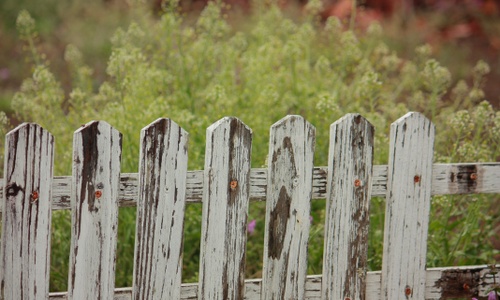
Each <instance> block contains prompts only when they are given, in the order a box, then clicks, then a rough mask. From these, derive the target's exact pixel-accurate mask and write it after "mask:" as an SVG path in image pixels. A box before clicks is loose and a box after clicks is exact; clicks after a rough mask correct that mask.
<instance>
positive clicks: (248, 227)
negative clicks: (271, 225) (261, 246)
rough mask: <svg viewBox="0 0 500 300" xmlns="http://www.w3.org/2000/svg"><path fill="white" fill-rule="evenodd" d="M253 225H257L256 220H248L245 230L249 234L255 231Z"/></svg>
mask: <svg viewBox="0 0 500 300" xmlns="http://www.w3.org/2000/svg"><path fill="white" fill-rule="evenodd" d="M255 226H257V221H256V220H252V221H250V223H248V225H247V231H248V233H249V234H253V232H254V231H255Z"/></svg>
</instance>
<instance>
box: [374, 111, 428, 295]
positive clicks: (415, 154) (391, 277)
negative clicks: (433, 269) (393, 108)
mask: <svg viewBox="0 0 500 300" xmlns="http://www.w3.org/2000/svg"><path fill="white" fill-rule="evenodd" d="M434 136H435V128H434V125H433V124H432V122H431V121H430V120H428V119H427V118H426V117H425V116H424V115H422V114H420V113H415V112H411V113H408V114H406V115H405V116H403V117H401V118H400V119H398V120H397V121H396V122H394V123H393V124H392V125H391V141H390V153H389V167H388V180H387V196H386V201H387V203H386V205H387V206H386V213H385V229H384V255H383V263H382V294H381V295H382V298H384V299H424V298H425V265H426V254H427V231H428V226H429V212H430V202H431V183H432V162H433V154H434Z"/></svg>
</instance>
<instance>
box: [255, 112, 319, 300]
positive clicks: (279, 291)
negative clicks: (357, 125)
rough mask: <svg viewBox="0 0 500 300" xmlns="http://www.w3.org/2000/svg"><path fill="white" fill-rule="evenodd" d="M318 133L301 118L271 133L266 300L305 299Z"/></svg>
mask: <svg viewBox="0 0 500 300" xmlns="http://www.w3.org/2000/svg"><path fill="white" fill-rule="evenodd" d="M315 134H316V132H315V128H314V127H313V126H312V125H311V124H309V123H308V122H307V121H306V120H304V119H303V118H302V117H300V116H288V117H286V118H284V119H282V120H280V121H279V122H277V123H276V124H274V125H273V126H272V127H271V137H270V142H269V156H268V160H269V162H268V165H269V173H268V174H269V177H268V184H267V200H266V201H267V203H266V204H267V206H266V226H265V234H264V266H263V272H262V279H263V281H262V292H261V299H303V298H304V293H305V286H306V276H307V242H308V239H309V227H310V224H311V221H310V220H309V217H310V215H311V214H310V211H311V198H312V170H313V158H314V147H315Z"/></svg>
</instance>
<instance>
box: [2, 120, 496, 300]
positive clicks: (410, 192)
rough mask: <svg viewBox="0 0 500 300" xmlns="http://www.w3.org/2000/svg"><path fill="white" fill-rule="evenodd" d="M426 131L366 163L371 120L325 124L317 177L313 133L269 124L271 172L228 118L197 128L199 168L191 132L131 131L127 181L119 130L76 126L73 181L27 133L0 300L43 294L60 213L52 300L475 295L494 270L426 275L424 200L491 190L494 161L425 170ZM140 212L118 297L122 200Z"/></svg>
mask: <svg viewBox="0 0 500 300" xmlns="http://www.w3.org/2000/svg"><path fill="white" fill-rule="evenodd" d="M434 131H435V130H434V125H433V124H432V123H431V122H430V121H429V120H427V119H426V118H425V117H424V116H423V115H421V114H419V113H408V114H407V115H405V116H403V117H402V118H400V119H398V120H397V121H396V122H394V123H393V124H392V126H391V133H390V156H389V164H388V165H379V166H372V158H373V139H374V138H373V133H374V129H373V127H372V125H371V124H370V123H369V122H368V121H367V120H365V119H364V118H363V117H362V116H360V115H357V114H348V115H346V116H345V117H343V118H341V119H340V120H338V121H337V122H335V123H333V124H332V125H331V127H330V151H329V160H328V161H329V164H328V167H314V165H313V155H314V147H315V128H314V127H313V126H312V125H311V124H309V123H308V122H307V121H306V120H304V119H303V118H302V117H300V116H288V117H285V118H284V119H282V120H280V121H279V122H277V123H276V124H274V125H273V126H272V127H271V135H270V146H269V157H268V159H269V161H268V168H267V169H252V168H251V166H250V157H251V142H252V131H251V129H250V128H248V127H247V126H246V125H245V124H243V123H242V122H241V121H240V120H238V119H237V118H230V117H226V118H223V119H221V120H219V121H218V122H216V123H215V124H213V125H212V126H210V127H209V128H208V129H207V145H206V155H205V156H206V157H205V168H204V170H203V171H187V159H188V157H187V142H188V140H187V133H186V132H185V131H184V130H183V129H182V128H180V127H179V126H178V125H177V124H176V123H174V122H173V121H171V120H169V119H158V120H157V121H155V122H153V123H152V124H151V125H149V126H147V127H145V128H144V129H143V130H142V131H141V140H140V142H141V146H140V147H141V151H140V162H139V172H138V174H121V173H120V159H121V134H120V133H119V132H118V131H117V130H115V129H114V128H112V127H111V126H110V125H109V124H107V123H106V122H102V121H99V122H97V121H94V122H90V123H88V124H87V125H85V126H83V127H81V128H80V129H78V130H77V131H76V132H75V134H74V143H73V174H72V176H71V177H53V161H54V138H53V137H52V136H51V134H50V133H48V132H47V131H45V130H44V129H42V128H41V127H40V126H38V125H36V124H30V123H25V124H22V125H20V126H19V127H17V128H16V129H14V130H12V131H11V132H10V133H9V134H8V135H7V136H6V147H5V149H6V153H5V169H4V170H5V171H4V176H5V178H4V180H3V181H2V187H1V188H0V190H1V191H2V197H1V199H3V201H2V206H1V209H2V215H3V218H2V219H3V223H2V244H1V261H0V272H1V273H0V276H1V294H0V297H1V299H15V300H17V299H44V298H46V297H47V295H49V269H50V267H49V266H50V259H49V258H50V232H51V212H52V210H56V209H71V213H72V239H71V253H70V270H69V274H70V275H69V279H68V282H69V288H68V292H65V293H50V299H66V298H68V299H92V300H94V299H113V297H114V299H178V298H181V299H243V298H245V299H343V300H347V299H349V300H354V299H369V300H375V299H380V300H385V299H390V300H391V299H398V300H400V299H450V298H460V297H462V298H470V297H472V296H476V297H477V296H481V297H483V296H485V294H486V292H487V291H489V290H490V289H491V288H492V286H493V285H494V284H495V283H498V282H500V277H499V275H498V274H496V273H495V272H494V269H495V266H469V267H450V268H436V269H426V260H425V258H426V250H427V231H428V223H429V209H430V201H431V196H432V195H442V194H465V193H499V191H500V164H499V163H472V164H433V143H434ZM373 196H385V197H386V203H387V208H386V214H385V231H384V232H385V233H384V251H383V254H384V256H383V266H382V270H381V271H379V272H367V258H368V256H367V255H368V254H367V247H368V246H367V245H368V243H367V239H368V227H369V206H370V198H371V197H373ZM321 198H323V199H324V198H326V199H327V208H326V223H325V244H324V262H323V274H321V275H315V276H307V273H306V271H307V246H308V237H309V227H310V221H309V216H310V202H311V200H313V199H321ZM250 199H253V200H265V201H266V205H267V206H266V211H267V212H266V225H265V226H266V229H265V245H264V262H263V263H264V266H263V271H262V274H263V275H262V277H263V278H262V279H252V280H245V278H244V274H245V272H244V270H245V255H246V253H245V252H246V239H247V211H248V206H249V203H250ZM200 201H201V202H202V203H203V212H202V238H201V249H200V250H201V257H200V269H199V283H197V284H181V270H182V239H183V219H184V209H185V205H186V203H189V202H200ZM135 205H137V224H136V225H137V230H136V239H135V240H136V245H135V258H134V274H133V287H132V288H120V289H115V288H114V280H115V278H114V276H115V253H116V242H117V241H116V237H117V225H118V224H117V223H118V218H117V216H118V209H119V207H120V206H135Z"/></svg>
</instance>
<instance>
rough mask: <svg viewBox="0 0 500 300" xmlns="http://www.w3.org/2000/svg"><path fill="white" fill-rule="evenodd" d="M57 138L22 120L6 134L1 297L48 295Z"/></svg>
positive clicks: (40, 297)
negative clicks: (52, 191) (55, 139)
mask: <svg viewBox="0 0 500 300" xmlns="http://www.w3.org/2000/svg"><path fill="white" fill-rule="evenodd" d="M53 164H54V138H53V136H52V135H51V134H50V133H49V132H48V131H46V130H44V129H43V128H42V127H40V126H39V125H37V124H32V123H23V124H21V125H19V126H18V127H17V128H15V129H14V130H12V131H10V132H9V133H8V134H7V135H6V137H5V165H4V174H5V190H6V193H5V196H6V197H5V198H3V199H2V211H3V220H2V244H1V258H0V280H1V285H0V287H1V288H0V298H1V299H6V300H8V299H11V300H17V299H46V298H47V297H48V295H49V275H50V228H51V223H50V222H51V215H52V211H51V207H52V205H51V202H52V195H51V188H52V178H53V170H54V168H53Z"/></svg>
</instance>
